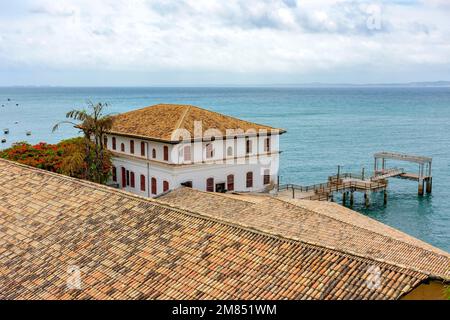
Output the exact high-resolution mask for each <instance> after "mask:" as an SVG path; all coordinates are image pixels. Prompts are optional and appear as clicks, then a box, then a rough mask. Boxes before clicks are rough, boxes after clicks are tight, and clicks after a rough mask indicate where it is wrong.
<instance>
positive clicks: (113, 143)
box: [112, 137, 116, 150]
mask: <svg viewBox="0 0 450 320" xmlns="http://www.w3.org/2000/svg"><path fill="white" fill-rule="evenodd" d="M112 148H113V150H116V137H113V138H112Z"/></svg>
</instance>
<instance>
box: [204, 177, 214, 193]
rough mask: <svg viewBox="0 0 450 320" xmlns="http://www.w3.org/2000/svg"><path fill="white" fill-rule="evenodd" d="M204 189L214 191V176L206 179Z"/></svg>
mask: <svg viewBox="0 0 450 320" xmlns="http://www.w3.org/2000/svg"><path fill="white" fill-rule="evenodd" d="M206 191H209V192H214V178H208V179H206Z"/></svg>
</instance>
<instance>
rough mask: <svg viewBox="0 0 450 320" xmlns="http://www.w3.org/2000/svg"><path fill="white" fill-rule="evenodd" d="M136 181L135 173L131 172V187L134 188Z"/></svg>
mask: <svg viewBox="0 0 450 320" xmlns="http://www.w3.org/2000/svg"><path fill="white" fill-rule="evenodd" d="M134 186H135V181H134V172H133V171H130V187H132V188H134Z"/></svg>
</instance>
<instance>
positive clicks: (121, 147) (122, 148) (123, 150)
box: [120, 143, 125, 152]
mask: <svg viewBox="0 0 450 320" xmlns="http://www.w3.org/2000/svg"><path fill="white" fill-rule="evenodd" d="M120 151H122V152H125V144H124V143H121V144H120Z"/></svg>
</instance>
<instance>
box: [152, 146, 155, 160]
mask: <svg viewBox="0 0 450 320" xmlns="http://www.w3.org/2000/svg"><path fill="white" fill-rule="evenodd" d="M152 158H153V159H156V149H155V148H153V150H152Z"/></svg>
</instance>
